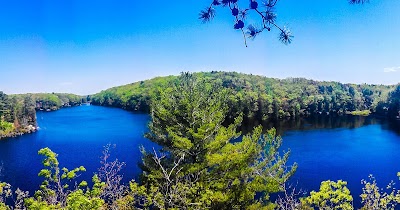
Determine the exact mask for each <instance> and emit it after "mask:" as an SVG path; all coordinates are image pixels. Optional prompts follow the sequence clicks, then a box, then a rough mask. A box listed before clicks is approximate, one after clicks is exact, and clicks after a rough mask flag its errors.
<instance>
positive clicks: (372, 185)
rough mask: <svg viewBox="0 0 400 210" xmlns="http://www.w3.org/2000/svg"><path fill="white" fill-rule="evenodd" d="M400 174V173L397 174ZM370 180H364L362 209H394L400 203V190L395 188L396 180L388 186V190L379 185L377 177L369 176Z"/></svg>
mask: <svg viewBox="0 0 400 210" xmlns="http://www.w3.org/2000/svg"><path fill="white" fill-rule="evenodd" d="M397 175H398V176H399V175H400V174H399V173H398V174H397ZM369 179H370V181H366V180H362V181H361V183H362V184H364V187H363V193H362V194H361V195H360V197H361V201H362V204H363V207H362V210H370V209H374V210H384V209H389V210H394V209H396V206H397V205H398V204H399V203H400V190H396V189H395V188H394V182H391V183H389V184H388V185H387V186H386V191H383V189H381V188H379V187H378V184H377V183H376V180H375V177H373V176H372V175H370V176H369Z"/></svg>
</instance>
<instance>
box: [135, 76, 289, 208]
mask: <svg viewBox="0 0 400 210" xmlns="http://www.w3.org/2000/svg"><path fill="white" fill-rule="evenodd" d="M177 81H179V82H177ZM228 95H229V92H228V91H227V90H226V89H223V88H222V86H221V83H218V82H214V83H210V82H209V81H207V79H205V78H197V77H196V76H195V75H193V74H189V73H183V74H182V75H181V76H180V78H179V80H176V81H175V82H174V83H172V84H171V87H170V88H167V89H165V90H163V91H160V93H159V94H157V95H155V96H154V99H153V100H152V105H151V107H152V110H151V122H150V124H149V128H150V132H149V133H148V134H147V135H146V136H147V137H148V138H149V139H150V140H152V141H154V142H155V143H157V144H159V145H160V146H162V149H161V152H162V154H159V153H158V152H156V151H154V153H150V154H148V153H146V152H144V158H143V169H144V173H143V177H142V179H143V180H142V181H143V183H144V185H146V187H147V189H148V190H149V191H151V192H153V193H152V194H153V195H154V198H153V201H154V205H156V206H158V207H159V208H161V209H169V208H184V209H188V208H212V209H235V208H238V209H243V208H248V207H251V206H259V205H261V206H267V205H272V204H270V203H269V193H275V192H279V191H280V190H282V184H283V183H284V182H286V181H287V180H288V178H289V177H290V176H291V175H292V174H293V173H294V171H295V169H296V165H294V166H292V167H289V168H288V167H286V162H287V160H288V157H289V153H285V154H284V155H283V156H282V157H281V156H279V154H278V149H279V147H280V145H281V138H280V137H277V136H276V133H275V130H270V131H268V132H267V133H266V134H263V132H262V131H263V130H262V127H261V126H259V127H257V128H255V129H254V131H253V132H252V133H251V134H248V135H245V136H242V137H241V133H240V132H237V131H236V130H237V128H238V126H239V125H240V124H241V122H242V115H240V116H239V117H237V118H236V119H235V120H234V123H232V124H231V125H228V126H224V120H225V119H226V114H227V110H228V107H227V103H226V101H227V97H228ZM261 194H262V196H260V195H261ZM257 195H258V196H257Z"/></svg>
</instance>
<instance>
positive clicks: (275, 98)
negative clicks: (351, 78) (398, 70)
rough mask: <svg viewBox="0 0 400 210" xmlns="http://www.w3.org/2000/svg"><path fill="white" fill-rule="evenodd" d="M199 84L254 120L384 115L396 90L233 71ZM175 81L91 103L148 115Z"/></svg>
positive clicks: (120, 90) (111, 92)
mask: <svg viewBox="0 0 400 210" xmlns="http://www.w3.org/2000/svg"><path fill="white" fill-rule="evenodd" d="M195 75H196V76H197V77H199V78H200V80H201V81H202V82H205V83H208V84H210V85H222V86H223V87H224V88H226V89H228V90H229V91H230V94H229V95H230V97H229V99H228V103H229V108H230V110H229V115H228V116H230V117H235V116H238V114H239V113H244V114H245V117H247V118H253V119H254V118H255V119H258V120H267V119H280V118H285V117H297V116H307V115H313V114H322V115H332V114H339V115H342V114H346V113H348V114H362V115H364V114H369V113H370V112H372V113H379V114H385V113H386V112H387V110H388V107H389V105H388V102H389V101H388V96H389V94H390V92H391V91H393V90H394V89H395V86H393V85H390V86H386V85H368V84H361V85H356V84H343V83H339V82H320V81H314V80H308V79H304V78H288V79H274V78H268V77H263V76H256V75H248V74H241V73H236V72H214V71H213V72H201V73H195ZM178 80H179V78H178V77H176V76H168V77H157V78H154V79H151V80H146V81H140V82H136V83H132V84H129V85H124V86H120V87H114V88H110V89H108V90H105V91H101V92H100V93H98V94H95V95H93V96H92V104H95V105H102V106H114V107H120V108H123V109H127V110H135V111H143V112H148V111H149V110H150V109H149V104H150V99H151V97H152V96H154V94H155V93H157V92H159V91H160V90H164V89H166V88H169V87H171V84H172V83H177V82H179V81H178Z"/></svg>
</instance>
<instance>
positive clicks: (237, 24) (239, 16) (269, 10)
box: [199, 0, 369, 47]
mask: <svg viewBox="0 0 400 210" xmlns="http://www.w3.org/2000/svg"><path fill="white" fill-rule="evenodd" d="M348 1H349V3H350V4H364V3H366V2H368V1H369V0H348ZM278 2H279V0H263V1H260V0H212V2H211V4H210V5H209V6H208V7H206V8H205V9H203V10H202V11H201V12H200V14H199V16H200V17H199V19H201V20H202V21H203V22H204V23H206V22H209V21H211V20H212V19H213V18H214V17H215V8H216V7H219V6H221V7H224V8H227V9H229V10H230V11H231V13H232V16H233V18H234V25H233V28H234V29H235V30H240V31H241V32H242V34H243V38H244V43H245V45H246V47H247V38H250V39H254V38H255V37H256V36H257V35H258V34H260V33H261V32H263V31H265V30H267V31H271V29H272V28H276V29H278V30H279V36H278V39H279V41H281V42H282V43H283V44H285V45H287V44H290V43H291V42H292V39H293V34H292V32H291V31H290V29H288V28H287V27H285V26H279V25H278V24H277V23H276V17H277V15H276V13H275V7H276V5H277V3H278ZM250 13H254V14H256V15H258V16H259V17H260V18H261V24H260V26H255V25H253V24H247V23H246V17H247V16H248V15H249V14H250Z"/></svg>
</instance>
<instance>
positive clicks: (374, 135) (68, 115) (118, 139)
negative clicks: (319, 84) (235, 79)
mask: <svg viewBox="0 0 400 210" xmlns="http://www.w3.org/2000/svg"><path fill="white" fill-rule="evenodd" d="M37 120H38V124H39V127H40V130H39V131H38V132H36V133H34V134H28V135H24V136H20V137H17V138H10V139H6V140H2V141H0V164H1V162H2V164H3V172H2V175H1V176H0V181H6V182H9V183H10V184H12V185H13V186H14V187H20V188H21V189H23V190H28V191H30V192H31V195H32V193H33V191H34V190H36V189H38V187H39V185H40V183H41V181H42V178H39V177H38V176H37V174H38V172H39V170H40V169H41V168H42V166H41V157H40V156H39V155H37V152H38V150H39V149H41V148H44V147H49V148H50V149H52V150H53V151H54V152H56V153H58V154H59V161H60V166H61V167H67V168H70V169H72V168H73V167H78V166H80V165H83V166H84V167H85V168H86V169H87V172H85V173H83V174H82V175H81V176H80V177H79V179H85V180H88V181H90V180H91V177H92V175H93V173H94V172H95V171H97V168H99V167H100V163H99V161H100V159H99V157H100V156H101V155H102V154H101V152H102V150H103V146H105V145H106V144H108V143H110V144H115V145H116V148H115V149H114V150H112V157H111V160H113V159H114V158H118V159H119V160H120V161H124V162H126V167H125V169H124V170H123V175H124V180H123V181H124V182H125V183H127V182H128V181H129V180H131V179H138V175H139V174H140V169H139V167H138V163H140V162H141V154H140V151H139V147H140V145H143V146H144V147H145V148H146V149H148V150H150V149H151V148H152V147H156V145H155V144H153V143H152V142H150V141H149V140H147V139H146V138H144V137H143V134H144V133H145V132H146V130H147V123H148V120H149V116H148V115H147V114H137V113H132V112H128V111H125V110H122V109H117V108H108V107H100V106H79V107H73V108H64V109H61V110H58V111H55V112H38V113H37ZM264 126H265V127H272V126H273V127H276V128H277V130H278V132H279V133H280V134H281V135H282V137H283V144H282V147H281V149H282V151H283V150H286V151H287V150H288V149H289V148H290V150H291V155H290V159H289V164H291V163H293V162H296V163H298V169H297V172H296V173H295V175H294V176H293V177H292V178H291V180H290V182H291V184H293V185H295V186H296V188H297V189H300V188H301V189H303V190H305V191H307V192H310V191H311V190H318V188H319V185H320V182H321V181H323V180H334V181H336V180H338V179H342V180H345V181H347V182H348V187H349V189H350V191H351V192H352V195H353V197H354V200H355V206H356V207H359V206H360V203H359V200H360V199H359V195H360V193H361V188H362V185H361V179H367V178H368V175H369V174H373V175H374V176H375V177H376V179H377V181H378V184H379V186H380V187H381V188H384V187H385V186H386V185H387V184H388V183H389V182H390V180H394V181H396V180H397V177H396V173H397V172H399V171H400V162H399V160H400V152H399V151H400V136H399V131H398V130H399V125H398V123H397V124H396V123H390V122H386V121H384V120H379V119H375V118H372V117H348V118H314V119H311V118H310V119H307V120H299V121H288V122H279V123H275V124H267V125H264ZM249 127H252V126H249ZM397 183H398V184H400V181H397Z"/></svg>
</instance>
